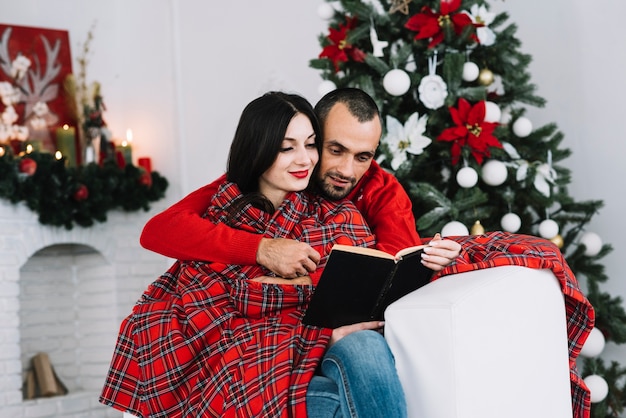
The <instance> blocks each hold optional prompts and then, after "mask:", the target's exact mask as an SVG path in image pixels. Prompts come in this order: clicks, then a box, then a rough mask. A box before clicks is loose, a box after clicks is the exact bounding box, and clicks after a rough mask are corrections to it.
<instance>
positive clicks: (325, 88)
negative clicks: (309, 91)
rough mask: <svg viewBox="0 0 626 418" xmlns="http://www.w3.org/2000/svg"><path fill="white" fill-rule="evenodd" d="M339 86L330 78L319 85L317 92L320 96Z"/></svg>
mask: <svg viewBox="0 0 626 418" xmlns="http://www.w3.org/2000/svg"><path fill="white" fill-rule="evenodd" d="M336 88H337V86H336V85H335V83H333V82H332V81H330V80H324V81H322V82H321V83H320V85H319V86H317V92H318V93H319V95H320V96H324V95H325V94H326V93H330V92H331V91H333V90H335V89H336Z"/></svg>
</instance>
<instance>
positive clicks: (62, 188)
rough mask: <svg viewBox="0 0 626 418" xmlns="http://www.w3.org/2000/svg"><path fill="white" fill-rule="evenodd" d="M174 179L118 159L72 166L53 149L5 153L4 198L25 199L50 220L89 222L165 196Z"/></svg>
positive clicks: (0, 194)
mask: <svg viewBox="0 0 626 418" xmlns="http://www.w3.org/2000/svg"><path fill="white" fill-rule="evenodd" d="M167 187H168V181H167V179H165V178H164V177H162V176H161V175H160V174H159V173H158V172H155V171H152V172H150V173H149V172H147V171H145V170H144V169H143V168H140V167H136V166H134V165H132V164H128V165H126V166H125V167H124V168H121V167H120V166H118V164H116V163H115V162H113V161H106V162H104V163H103V164H102V165H98V164H95V163H90V164H87V165H83V166H79V167H66V166H65V160H64V159H61V160H57V159H56V158H54V156H53V155H52V154H49V153H40V152H32V153H29V154H25V155H22V156H14V155H12V154H11V153H10V152H6V153H5V154H4V155H2V156H1V157H0V198H3V199H8V200H9V201H10V202H11V203H13V204H16V203H18V202H24V203H25V204H26V206H27V207H28V208H29V209H31V210H32V211H34V212H37V214H38V215H39V222H40V223H41V224H44V225H53V226H63V227H65V228H66V229H72V228H73V227H74V225H79V226H82V227H89V226H92V225H93V224H94V222H96V221H97V222H105V221H106V220H107V212H108V211H110V210H113V209H122V210H124V211H127V212H133V211H137V210H139V209H143V210H145V211H147V210H148V209H149V208H150V206H149V204H148V203H149V202H153V201H157V200H159V199H161V198H163V197H164V196H165V190H166V189H167Z"/></svg>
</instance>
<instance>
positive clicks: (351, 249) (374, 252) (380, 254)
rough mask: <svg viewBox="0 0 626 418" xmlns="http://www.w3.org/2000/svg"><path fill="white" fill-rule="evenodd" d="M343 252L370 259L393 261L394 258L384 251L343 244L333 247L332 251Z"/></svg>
mask: <svg viewBox="0 0 626 418" xmlns="http://www.w3.org/2000/svg"><path fill="white" fill-rule="evenodd" d="M335 250H337V251H345V252H348V253H356V254H363V255H369V256H371V257H379V258H388V259H390V260H394V259H395V258H394V256H393V255H391V254H388V253H386V252H384V251H380V250H376V249H374V248H366V247H353V246H351V245H343V244H335V245H333V248H332V251H335Z"/></svg>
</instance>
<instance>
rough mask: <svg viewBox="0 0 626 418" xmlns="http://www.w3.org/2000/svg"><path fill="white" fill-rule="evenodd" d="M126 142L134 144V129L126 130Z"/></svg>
mask: <svg viewBox="0 0 626 418" xmlns="http://www.w3.org/2000/svg"><path fill="white" fill-rule="evenodd" d="M126 141H128V142H133V131H132V129H126Z"/></svg>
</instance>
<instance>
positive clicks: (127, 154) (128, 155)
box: [115, 129, 133, 164]
mask: <svg viewBox="0 0 626 418" xmlns="http://www.w3.org/2000/svg"><path fill="white" fill-rule="evenodd" d="M132 142H133V131H131V130H130V129H127V130H126V140H125V141H122V144H121V145H118V146H117V147H116V149H115V150H116V151H117V152H120V153H121V154H122V157H124V162H125V163H126V164H132V163H133V148H132V145H131V143H132ZM118 164H119V161H118Z"/></svg>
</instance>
